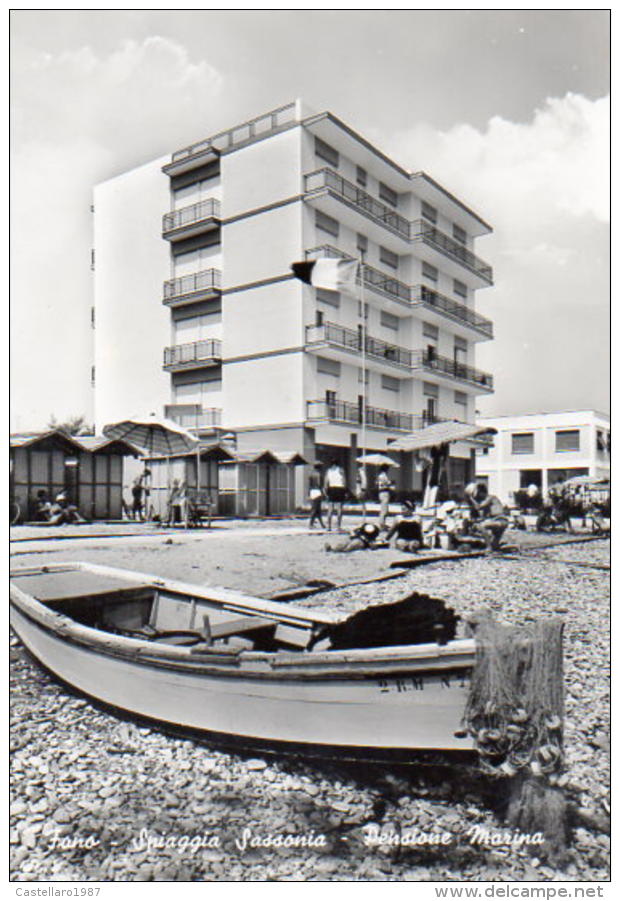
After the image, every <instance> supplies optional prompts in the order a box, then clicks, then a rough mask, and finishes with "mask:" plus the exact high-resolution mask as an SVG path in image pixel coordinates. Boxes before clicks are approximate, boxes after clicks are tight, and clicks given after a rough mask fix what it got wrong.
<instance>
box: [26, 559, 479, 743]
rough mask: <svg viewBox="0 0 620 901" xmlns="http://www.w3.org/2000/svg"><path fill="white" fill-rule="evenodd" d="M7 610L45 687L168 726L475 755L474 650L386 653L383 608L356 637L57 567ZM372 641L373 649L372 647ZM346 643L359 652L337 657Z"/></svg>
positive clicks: (226, 598)
mask: <svg viewBox="0 0 620 901" xmlns="http://www.w3.org/2000/svg"><path fill="white" fill-rule="evenodd" d="M388 606H390V605H388ZM394 606H397V605H394ZM10 608H11V625H12V626H13V628H14V630H15V632H16V633H17V635H18V636H19V638H20V639H21V641H22V642H23V644H24V645H25V646H26V648H27V649H28V650H29V651H30V653H31V654H32V655H33V656H34V657H35V658H37V660H38V661H40V662H41V663H42V664H43V665H44V666H45V667H46V668H47V669H48V670H50V671H51V672H52V673H53V674H55V675H56V676H57V677H59V678H60V679H62V680H64V681H65V682H66V683H68V684H69V685H71V686H73V687H74V688H76V689H78V690H79V691H81V692H84V693H86V694H87V695H90V696H91V697H93V698H95V699H97V700H98V701H101V702H103V703H105V704H108V705H112V706H113V707H115V708H120V709H121V710H123V711H127V712H129V713H131V714H134V715H137V716H139V717H146V718H148V719H150V720H156V721H160V722H162V723H164V724H168V725H169V726H172V727H175V728H178V727H180V728H182V729H189V730H199V731H200V732H201V733H208V736H210V737H212V738H213V737H214V738H215V739H216V740H217V739H221V740H223V741H225V740H227V739H232V738H234V739H236V740H238V741H239V742H241V744H244V745H248V746H256V745H258V746H261V747H262V746H265V745H268V746H269V747H271V746H274V745H275V746H276V747H281V748H282V749H287V748H288V749H290V748H293V747H294V748H295V749H296V750H297V751H300V750H301V751H302V752H304V751H306V752H308V753H312V752H313V751H316V750H319V749H331V750H332V751H335V752H336V753H337V754H338V755H339V756H347V753H348V752H354V756H357V755H359V754H361V756H363V757H367V758H368V759H373V758H377V759H383V757H384V756H388V757H391V756H392V755H394V756H396V757H397V758H398V759H405V760H406V759H407V757H408V755H411V754H412V752H414V751H418V750H420V751H422V750H428V749H442V750H451V751H455V750H462V751H469V750H471V749H472V747H473V743H472V739H471V737H470V736H469V735H468V734H467V733H466V732H465V731H464V730H463V726H462V717H463V712H464V709H465V704H466V700H467V691H468V683H469V676H470V673H471V670H472V667H473V663H474V655H475V642H474V641H473V639H451V640H448V641H445V642H444V643H440V642H438V641H436V640H435V641H428V634H426V639H425V640H424V643H421V644H420V643H413V642H412V641H409V643H403V644H395V643H394V639H393V638H392V639H391V640H390V639H389V629H388V630H386V628H385V625H386V622H387V619H388V613H387V609H388V608H387V607H385V608H383V607H382V608H378V607H375V608H372V610H374V611H379V610H381V611H382V617H383V619H382V620H381V624H380V625H381V628H379V629H377V628H376V626H377V624H378V623H379V620H377V617H376V616H375V618H374V623H375V626H374V627H373V629H372V630H369V628H368V627H366V633H365V634H362V633H361V632H360V629H359V628H358V629H357V632H356V630H355V629H353V631H351V629H349V628H348V624H347V621H344V623H343V620H342V618H338V617H336V616H334V615H330V614H326V613H319V612H317V611H313V610H308V609H304V608H302V607H299V606H293V605H289V604H282V603H276V602H273V601H268V600H263V599H260V598H254V597H250V596H245V595H241V594H238V593H236V592H232V591H227V590H225V589H219V588H208V587H203V586H199V585H191V584H187V583H182V582H177V581H173V580H168V579H159V578H155V577H153V576H149V575H145V574H143V573H135V572H128V571H125V570H119V569H112V568H110V567H106V566H99V565H94V564H90V563H62V564H52V565H49V566H44V567H30V568H21V569H15V570H14V571H13V572H12V574H11V586H10ZM407 609H409V608H407ZM383 611H386V612H385V613H384V612H383ZM399 616H401V620H397V619H394V622H398V621H400V622H402V621H403V620H402V614H400V613H399ZM356 622H357V620H356ZM368 622H370V621H368ZM434 628H435V630H436V631H435V634H436V635H437V634H438V632H437V630H438V629H439V632H440V631H441V627H438V626H437V625H435V627H434ZM371 631H373V632H374V631H376V633H377V635H378V636H379V640H380V641H382V642H383V643H384V646H382V647H373V646H371V645H372V643H373V641H372V635H371V634H370V632H371ZM351 634H353V635H356V636H357V637H358V638H360V639H361V640H360V643H359V645H356V646H353V647H348V646H346V645H347V640H348V638H347V636H348V637H349V639H350V636H351ZM399 634H403V633H399ZM386 636H388V637H386ZM388 641H389V642H390V643H389V644H387V643H386V642H388ZM369 645H370V646H369Z"/></svg>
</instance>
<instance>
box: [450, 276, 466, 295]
mask: <svg viewBox="0 0 620 901" xmlns="http://www.w3.org/2000/svg"><path fill="white" fill-rule="evenodd" d="M452 289H453V291H454V293H455V294H458V295H459V297H467V285H464V284H463V282H460V281H459V280H458V278H455V279H454V282H453V285H452Z"/></svg>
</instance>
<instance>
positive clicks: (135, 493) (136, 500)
mask: <svg viewBox="0 0 620 901" xmlns="http://www.w3.org/2000/svg"><path fill="white" fill-rule="evenodd" d="M143 491H144V488H143V487H142V477H141V476H138V478H137V479H135V480H134V483H133V485H132V486H131V498H132V503H131V509H132V511H133V518H134V519H135V520H138V521H139V522H144V512H143V505H142V494H143Z"/></svg>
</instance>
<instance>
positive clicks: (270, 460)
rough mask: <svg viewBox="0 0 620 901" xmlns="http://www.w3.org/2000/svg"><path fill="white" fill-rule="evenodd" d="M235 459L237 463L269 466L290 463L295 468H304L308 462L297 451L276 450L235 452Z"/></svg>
mask: <svg viewBox="0 0 620 901" xmlns="http://www.w3.org/2000/svg"><path fill="white" fill-rule="evenodd" d="M234 459H235V460H236V461H237V463H267V464H269V465H272V464H275V463H289V464H292V465H293V466H302V465H303V464H305V463H307V462H308V461H307V460H306V459H305V458H304V457H302V455H301V454H298V453H297V451H275V450H268V449H265V450H245V451H235V454H234Z"/></svg>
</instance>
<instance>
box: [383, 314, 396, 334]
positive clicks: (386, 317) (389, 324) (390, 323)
mask: <svg viewBox="0 0 620 901" xmlns="http://www.w3.org/2000/svg"><path fill="white" fill-rule="evenodd" d="M381 325H382V326H384V328H391V329H393V330H394V331H395V332H397V331H398V316H394V315H393V314H392V313H386V312H385V310H381Z"/></svg>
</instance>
